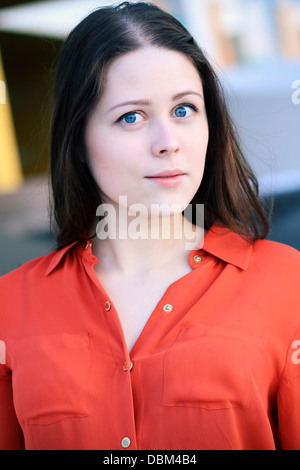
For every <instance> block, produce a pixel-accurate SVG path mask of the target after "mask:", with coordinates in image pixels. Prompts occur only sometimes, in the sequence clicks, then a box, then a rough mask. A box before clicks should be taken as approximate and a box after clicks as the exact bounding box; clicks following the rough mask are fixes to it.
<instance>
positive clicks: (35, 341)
mask: <svg viewBox="0 0 300 470" xmlns="http://www.w3.org/2000/svg"><path fill="white" fill-rule="evenodd" d="M7 348H8V350H9V356H10V360H11V366H12V380H13V393H14V403H15V408H16V413H17V416H18V419H19V421H20V423H21V424H22V423H27V424H43V425H47V424H51V423H54V422H57V421H60V420H62V419H65V418H78V417H84V416H88V400H87V386H88V377H89V369H90V362H91V361H90V351H89V343H88V335H87V334H85V333H84V334H76V335H70V334H67V333H62V334H58V335H52V336H31V337H27V338H24V339H21V340H13V341H9V342H8V344H7Z"/></svg>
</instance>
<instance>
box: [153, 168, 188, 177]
mask: <svg viewBox="0 0 300 470" xmlns="http://www.w3.org/2000/svg"><path fill="white" fill-rule="evenodd" d="M181 175H186V173H185V172H184V171H182V170H179V169H175V170H165V171H161V172H160V173H156V175H151V176H146V177H145V178H172V177H174V176H181Z"/></svg>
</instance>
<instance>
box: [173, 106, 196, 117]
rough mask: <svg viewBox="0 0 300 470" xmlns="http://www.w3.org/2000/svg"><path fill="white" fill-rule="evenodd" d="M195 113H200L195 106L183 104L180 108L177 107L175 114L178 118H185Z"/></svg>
mask: <svg viewBox="0 0 300 470" xmlns="http://www.w3.org/2000/svg"><path fill="white" fill-rule="evenodd" d="M193 111H194V112H195V113H197V112H198V109H197V108H196V106H194V105H193V104H181V105H180V106H177V108H176V109H175V111H174V114H175V116H176V117H178V118H185V117H189V116H190V115H191V113H192V112H193Z"/></svg>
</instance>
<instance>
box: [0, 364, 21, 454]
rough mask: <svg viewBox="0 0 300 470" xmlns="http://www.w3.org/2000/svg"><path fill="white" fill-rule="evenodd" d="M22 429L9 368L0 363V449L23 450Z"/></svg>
mask: <svg viewBox="0 0 300 470" xmlns="http://www.w3.org/2000/svg"><path fill="white" fill-rule="evenodd" d="M24 449H25V446H24V438H23V433H22V429H21V427H20V425H19V422H18V420H17V417H16V414H15V410H14V405H13V394H12V380H11V373H10V370H9V369H8V368H7V367H6V366H5V365H4V364H0V450H24Z"/></svg>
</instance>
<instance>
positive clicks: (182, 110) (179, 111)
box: [175, 106, 187, 118]
mask: <svg viewBox="0 0 300 470" xmlns="http://www.w3.org/2000/svg"><path fill="white" fill-rule="evenodd" d="M186 114H187V111H186V107H185V106H178V108H176V109H175V115H176V116H177V117H179V118H181V117H185V116H186Z"/></svg>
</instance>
